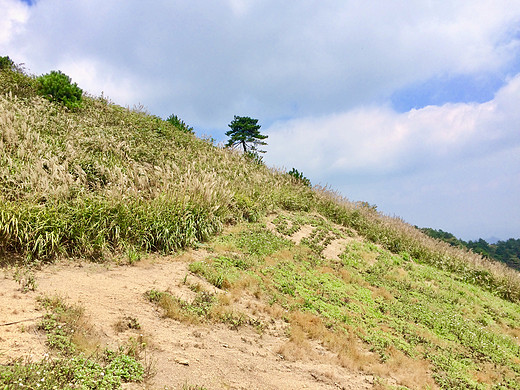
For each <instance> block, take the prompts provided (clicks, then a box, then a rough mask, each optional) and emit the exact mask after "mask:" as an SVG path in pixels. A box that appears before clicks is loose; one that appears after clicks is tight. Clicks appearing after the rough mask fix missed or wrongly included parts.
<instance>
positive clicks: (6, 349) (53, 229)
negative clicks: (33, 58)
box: [0, 69, 520, 389]
mask: <svg viewBox="0 0 520 390" xmlns="http://www.w3.org/2000/svg"><path fill="white" fill-rule="evenodd" d="M0 93H1V95H0V131H1V137H0V248H1V258H0V259H1V260H0V262H1V264H2V268H3V273H4V278H3V279H2V281H1V282H0V283H1V286H2V288H1V289H0V313H1V317H0V318H1V319H0V363H1V364H2V365H1V366H0V384H1V385H3V386H4V388H6V389H15V388H16V389H18V388H20V385H19V384H20V383H21V384H23V385H24V386H25V387H27V388H34V389H36V388H53V387H55V388H85V389H86V388H88V389H116V388H119V387H121V386H123V387H124V388H150V389H166V388H168V389H172V388H173V389H203V388H206V389H221V388H226V389H241V388H252V389H265V388H278V389H301V388H312V389H337V388H345V389H358V388H410V389H419V388H424V389H435V388H445V389H468V388H474V389H492V388H493V389H509V388H511V389H514V388H520V341H519V339H518V336H519V335H520V326H519V325H518V324H520V321H519V320H520V305H519V302H520V278H519V274H518V273H516V272H515V271H513V270H511V269H509V268H507V267H505V266H503V265H500V264H497V263H492V262H489V261H487V260H485V259H483V258H481V257H480V256H478V255H476V254H474V253H470V252H468V251H465V250H462V249H459V248H454V247H451V246H450V245H448V244H446V243H443V242H440V241H436V240H434V239H432V238H430V237H428V236H426V235H425V234H423V233H422V232H421V231H419V230H418V229H416V228H414V227H412V226H410V225H408V224H407V223H405V222H404V221H402V220H400V219H397V218H390V217H388V216H385V215H381V214H379V213H377V212H376V211H375V210H374V209H372V208H370V207H367V206H366V205H364V204H356V203H351V202H349V201H348V200H346V199H344V198H342V197H340V196H338V195H337V194H335V193H334V192H332V191H330V190H328V189H324V188H318V187H316V188H309V187H308V186H306V185H304V184H302V183H301V182H300V181H298V180H297V179H295V178H294V177H292V176H291V175H288V174H287V173H285V172H281V171H279V170H276V169H271V168H269V167H266V166H265V165H263V164H259V163H258V162H255V161H253V160H251V159H248V158H245V157H244V156H242V155H241V154H239V153H236V152H234V151H232V150H228V149H222V148H219V147H217V146H215V145H213V143H212V142H211V140H201V139H198V138H196V137H195V136H194V135H193V134H191V133H190V132H186V131H184V130H185V129H183V128H182V126H175V125H174V124H172V123H171V122H168V121H164V120H162V119H160V118H158V117H156V116H153V115H150V114H148V113H146V112H144V111H143V110H142V109H128V108H123V107H120V106H118V105H116V104H113V103H111V102H110V101H108V100H107V99H106V98H103V97H91V96H84V98H83V101H82V103H81V105H80V106H79V107H76V108H74V109H67V108H65V107H64V106H63V105H61V104H60V103H56V102H50V101H49V100H47V99H44V98H42V97H41V96H40V95H39V94H38V91H37V83H36V80H35V78H34V77H30V76H27V75H25V74H24V73H23V72H21V71H20V70H19V69H3V70H1V71H0Z"/></svg>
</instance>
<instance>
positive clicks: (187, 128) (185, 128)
mask: <svg viewBox="0 0 520 390" xmlns="http://www.w3.org/2000/svg"><path fill="white" fill-rule="evenodd" d="M166 122H170V123H171V124H172V125H174V126H175V127H176V128H178V129H179V130H181V131H183V132H185V133H191V134H193V127H191V126H188V125H187V124H186V123H184V121H183V120H182V119H181V118H179V117H178V116H177V115H174V114H171V115H170V116H169V117H168V118H166Z"/></svg>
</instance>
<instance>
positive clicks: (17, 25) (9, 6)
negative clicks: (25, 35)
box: [0, 0, 29, 55]
mask: <svg viewBox="0 0 520 390" xmlns="http://www.w3.org/2000/svg"><path fill="white" fill-rule="evenodd" d="M0 9H1V10H2V13H1V14H0V47H2V48H3V46H4V45H8V44H9V42H10V41H11V39H12V37H13V35H15V34H19V33H21V32H22V31H23V27H24V24H25V22H26V21H27V18H28V14H29V12H28V7H27V5H25V4H23V3H21V2H20V1H18V0H0ZM6 54H8V53H6ZM6 54H2V55H6Z"/></svg>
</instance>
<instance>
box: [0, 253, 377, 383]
mask: <svg viewBox="0 0 520 390" xmlns="http://www.w3.org/2000/svg"><path fill="white" fill-rule="evenodd" d="M206 255H207V254H206V253H205V252H203V251H198V252H197V251H192V252H189V253H188V254H186V255H184V256H181V257H178V258H172V257H153V256H152V257H149V258H147V259H144V260H142V261H141V262H139V263H137V265H135V266H105V265H99V264H91V263H87V264H80V265H78V264H77V263H61V264H57V265H50V266H45V267H44V268H43V269H42V270H41V271H37V272H36V275H35V276H36V282H37V289H36V292H28V293H26V294H23V293H22V292H20V285H19V284H18V283H16V282H15V281H14V280H12V277H11V275H10V273H9V272H5V277H4V278H2V279H0V363H5V362H7V361H9V360H10V359H12V358H19V357H23V356H32V358H33V359H35V360H38V359H40V358H41V357H42V356H43V354H45V353H46V351H47V349H46V346H45V340H44V337H43V336H42V335H41V334H40V333H39V332H37V331H36V324H37V321H38V317H40V316H41V315H42V314H43V313H42V312H41V311H38V309H37V307H38V305H37V301H36V299H37V297H38V296H41V295H47V296H53V295H59V296H61V297H63V298H64V299H65V300H66V301H67V302H68V303H73V304H76V303H77V304H80V305H81V306H83V307H84V309H85V314H86V315H87V317H88V318H89V320H90V323H91V324H93V325H94V328H95V330H96V332H97V333H98V334H99V335H100V340H101V342H102V343H103V344H108V345H112V344H113V345H117V343H119V342H124V341H125V340H128V338H129V337H130V336H132V335H134V336H136V332H137V333H139V334H141V335H143V337H144V338H145V339H146V340H147V341H148V342H149V348H148V361H152V362H154V368H155V371H156V375H155V376H154V377H153V378H152V380H151V381H150V382H149V383H146V384H140V385H135V384H132V385H130V386H128V388H133V389H140V388H147V389H165V388H168V389H181V388H182V386H183V384H190V385H200V386H204V387H205V388H207V389H370V388H372V387H373V385H372V383H373V378H372V377H371V376H368V375H365V374H362V373H358V372H351V371H349V370H347V369H345V368H342V367H340V366H338V365H336V364H335V363H334V359H333V356H328V354H329V353H328V352H327V351H325V350H324V349H323V348H320V346H316V350H317V351H318V354H320V355H322V356H323V358H320V359H312V358H307V359H304V360H303V361H294V362H293V361H286V360H283V358H282V356H281V355H279V354H278V351H279V350H280V348H281V347H282V346H283V345H284V344H285V343H286V342H287V337H286V336H285V333H284V329H283V327H281V326H279V325H277V324H276V323H275V322H273V323H269V326H268V327H267V329H266V330H264V331H263V332H261V333H259V332H257V331H256V330H255V329H253V328H251V327H247V326H244V327H241V328H239V330H238V331H237V330H231V329H230V328H229V327H228V326H226V325H223V324H206V325H196V326H195V325H187V324H183V323H179V322H177V321H175V320H171V319H166V318H162V317H161V313H160V312H159V311H158V310H157V309H156V308H155V306H154V305H152V304H150V303H149V302H147V300H146V299H145V298H144V296H143V294H144V293H145V292H146V291H148V290H150V289H156V290H160V291H164V290H169V291H171V292H172V294H174V295H176V296H178V297H182V298H185V299H189V298H190V296H191V295H192V294H194V293H193V292H192V291H191V290H190V289H189V288H188V286H187V285H186V284H185V283H184V281H185V278H186V277H187V279H188V280H189V281H190V282H192V283H199V284H201V285H202V286H203V288H205V289H207V290H209V291H213V290H216V289H215V287H213V286H210V285H208V284H207V283H206V282H205V281H204V280H202V279H199V278H198V277H197V276H195V275H193V274H191V273H190V272H189V271H188V264H189V262H190V261H193V260H194V259H200V258H204V257H205V256H206ZM186 275H188V276H186ZM248 299H250V300H254V298H252V297H244V300H248ZM257 303H258V302H256V303H255V302H245V301H241V302H240V307H246V306H250V307H251V306H254V305H255V304H257ZM125 317H131V318H135V319H137V321H138V323H139V324H140V327H141V328H140V329H139V330H137V331H136V330H130V329H128V330H125V331H123V332H121V331H118V330H117V329H116V328H117V327H116V326H115V324H117V323H118V322H119V321H121V320H122V319H124V318H125ZM23 320H28V321H24V322H18V323H16V324H12V325H5V324H7V323H11V322H15V321H23Z"/></svg>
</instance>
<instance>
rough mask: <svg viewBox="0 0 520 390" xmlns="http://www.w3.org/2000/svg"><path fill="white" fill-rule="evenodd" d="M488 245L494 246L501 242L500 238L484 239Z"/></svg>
mask: <svg viewBox="0 0 520 390" xmlns="http://www.w3.org/2000/svg"><path fill="white" fill-rule="evenodd" d="M485 240H486V241H487V242H488V243H489V244H496V243H497V242H499V241H501V239H500V238H498V237H495V236H492V237H489V238H486V239H485Z"/></svg>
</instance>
